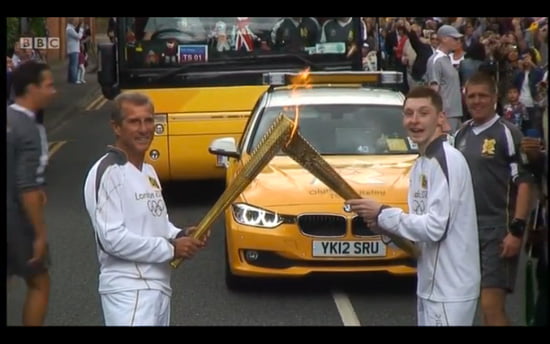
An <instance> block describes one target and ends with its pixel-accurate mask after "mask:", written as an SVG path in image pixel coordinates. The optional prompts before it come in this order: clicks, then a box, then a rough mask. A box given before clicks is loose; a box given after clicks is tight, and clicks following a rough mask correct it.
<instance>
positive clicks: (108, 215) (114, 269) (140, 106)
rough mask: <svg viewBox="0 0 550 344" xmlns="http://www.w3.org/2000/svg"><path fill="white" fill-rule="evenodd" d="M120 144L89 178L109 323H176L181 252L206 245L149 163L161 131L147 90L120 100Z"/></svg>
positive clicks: (116, 117)
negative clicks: (172, 204) (173, 212)
mask: <svg viewBox="0 0 550 344" xmlns="http://www.w3.org/2000/svg"><path fill="white" fill-rule="evenodd" d="M115 105H116V109H115V111H113V115H112V117H111V122H112V127H113V130H114V132H115V134H116V143H115V145H114V146H112V147H109V150H108V152H107V154H105V155H104V156H103V157H101V158H100V159H99V160H98V161H97V162H96V163H95V164H94V165H93V167H92V168H91V170H90V172H89V173H88V176H87V178H86V182H85V185H84V197H85V203H86V209H87V211H88V214H89V215H90V219H91V222H92V225H93V228H94V232H95V233H94V235H95V239H96V243H97V254H98V259H99V263H100V275H99V293H100V295H101V303H102V307H103V315H104V318H105V324H106V325H112V326H113V325H114V326H168V325H169V324H170V297H171V294H172V289H171V286H170V275H171V268H170V265H169V262H170V261H171V260H172V259H174V258H180V257H181V258H185V259H189V258H192V257H193V256H194V255H195V254H196V253H197V252H198V251H199V249H201V248H202V247H204V245H205V244H206V240H207V238H208V234H207V236H206V238H205V239H204V240H202V241H200V240H196V239H194V238H191V237H189V234H190V233H191V232H192V231H193V230H194V228H187V229H186V230H181V229H180V228H177V227H175V226H174V225H173V224H172V223H171V222H170V221H169V219H168V214H167V212H166V204H165V203H164V199H163V197H162V189H161V187H160V182H159V179H158V177H157V174H156V172H155V170H154V168H153V167H152V166H151V165H149V164H147V163H145V162H144V158H145V152H146V151H147V149H149V146H150V144H151V141H152V140H153V136H154V119H153V113H154V111H153V104H152V103H151V101H150V99H149V98H148V97H147V96H145V95H143V94H140V93H124V94H121V95H119V96H118V97H117V98H116V99H115Z"/></svg>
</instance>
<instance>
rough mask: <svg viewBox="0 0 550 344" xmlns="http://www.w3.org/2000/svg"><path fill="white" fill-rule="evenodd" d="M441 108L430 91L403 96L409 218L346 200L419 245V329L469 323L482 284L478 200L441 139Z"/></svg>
mask: <svg viewBox="0 0 550 344" xmlns="http://www.w3.org/2000/svg"><path fill="white" fill-rule="evenodd" d="M442 103H443V102H442V99H441V96H440V95H439V94H438V93H437V92H436V91H434V90H433V89H430V88H428V87H419V88H415V89H413V90H411V91H410V92H409V93H408V94H407V97H406V99H405V104H404V111H403V125H404V127H405V128H406V130H407V132H408V135H409V136H410V138H411V139H412V141H414V142H415V143H416V144H417V145H418V150H419V153H420V157H419V158H418V159H417V160H416V162H415V164H414V166H413V169H412V171H411V175H410V185H409V196H408V205H409V213H405V212H404V211H403V210H402V209H400V208H391V207H389V206H386V205H382V204H379V203H378V202H376V201H374V200H371V199H355V200H348V201H347V203H348V204H349V205H350V206H351V209H352V211H354V212H356V213H357V214H358V215H359V216H361V217H363V219H364V220H365V222H366V223H367V224H368V226H369V227H371V228H372V229H373V230H375V231H379V232H380V233H382V234H383V233H384V232H390V233H393V234H397V235H399V236H402V237H404V238H406V239H408V240H411V241H414V242H416V245H418V247H419V248H420V250H421V255H420V257H419V258H418V264H417V269H418V287H417V296H418V305H417V307H418V308H417V314H418V325H420V326H471V325H473V322H474V316H475V312H476V306H477V299H478V297H479V291H480V279H481V275H480V262H479V242H478V232H477V222H476V208H475V199H474V192H473V187H472V177H471V175H470V170H469V168H468V164H467V163H466V160H465V159H464V156H463V155H462V154H461V153H460V152H459V151H458V150H456V149H455V148H453V147H452V146H451V145H449V143H448V142H447V141H446V138H445V135H444V134H443V130H442V127H443V126H444V125H446V122H445V115H444V113H443V111H442V108H443V105H442Z"/></svg>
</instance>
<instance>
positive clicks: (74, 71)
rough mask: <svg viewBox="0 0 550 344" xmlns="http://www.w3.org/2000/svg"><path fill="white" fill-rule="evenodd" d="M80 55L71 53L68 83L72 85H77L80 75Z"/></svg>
mask: <svg viewBox="0 0 550 344" xmlns="http://www.w3.org/2000/svg"><path fill="white" fill-rule="evenodd" d="M78 55H79V53H70V54H68V57H69V70H68V73H67V76H68V77H67V81H69V82H70V83H73V84H74V83H76V80H77V75H78Z"/></svg>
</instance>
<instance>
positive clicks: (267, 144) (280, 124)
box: [170, 114, 295, 268]
mask: <svg viewBox="0 0 550 344" xmlns="http://www.w3.org/2000/svg"><path fill="white" fill-rule="evenodd" d="M294 126H295V123H294V122H292V121H291V120H290V119H288V117H286V116H284V115H283V114H281V115H279V116H278V117H277V118H276V119H275V121H274V122H273V124H272V125H271V127H270V128H269V129H268V131H267V132H266V134H265V135H264V136H263V138H262V140H261V141H260V143H259V144H258V147H256V149H255V150H254V151H253V152H252V154H251V155H250V160H249V161H248V162H246V164H245V165H244V167H243V169H242V170H241V171H240V173H239V174H238V175H237V176H236V177H235V180H234V181H233V182H232V183H231V184H230V185H229V186H228V187H227V189H225V191H224V192H223V193H222V195H221V196H220V198H219V199H218V200H217V201H216V203H215V204H214V206H213V207H212V208H211V209H210V211H209V212H208V213H207V214H206V215H205V216H204V217H203V219H202V220H201V221H200V222H199V224H198V225H197V229H196V230H195V231H194V232H193V234H192V235H191V236H192V237H193V238H195V239H200V238H201V237H202V236H203V235H204V234H205V233H206V232H207V231H208V229H209V228H210V227H211V226H212V224H214V222H215V221H216V219H217V218H218V216H220V215H221V214H222V212H223V211H224V209H225V208H227V207H228V206H229V205H230V204H231V203H233V201H234V200H235V199H236V198H237V197H238V196H239V195H240V194H241V193H242V192H243V191H244V189H246V187H247V186H248V185H249V184H250V183H251V182H252V180H254V178H256V176H257V175H258V174H259V173H260V172H261V171H262V170H263V168H264V167H265V166H266V165H267V164H268V163H269V162H270V161H271V159H273V157H274V156H275V154H277V152H279V151H280V150H281V149H282V148H283V146H284V145H285V144H286V143H288V141H289V138H290V136H291V132H293V129H294ZM181 262H183V258H177V259H174V260H172V261H171V262H170V265H171V266H172V267H173V268H177V267H178V266H179V265H180V264H181Z"/></svg>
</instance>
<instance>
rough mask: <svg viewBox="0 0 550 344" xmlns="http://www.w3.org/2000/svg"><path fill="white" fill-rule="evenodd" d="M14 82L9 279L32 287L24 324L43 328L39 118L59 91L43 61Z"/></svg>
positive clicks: (42, 140) (44, 243)
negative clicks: (11, 277)
mask: <svg viewBox="0 0 550 344" xmlns="http://www.w3.org/2000/svg"><path fill="white" fill-rule="evenodd" d="M12 78H13V79H12V87H13V92H14V95H15V102H14V103H13V104H11V105H9V106H8V107H7V116H6V144H7V147H6V161H7V166H6V167H7V168H6V175H7V176H6V177H7V178H6V188H7V190H6V191H7V192H6V214H7V227H6V242H7V246H6V247H7V255H6V257H7V276H8V277H10V276H20V277H22V278H23V279H24V280H25V282H26V284H27V288H28V292H27V296H26V297H27V299H26V301H25V306H24V309H23V325H24V326H40V325H42V324H43V323H44V318H45V316H46V311H47V308H48V297H49V289H50V277H49V273H48V239H47V233H46V225H45V222H44V205H45V203H46V195H45V192H44V184H45V178H44V172H45V169H46V164H47V162H48V144H47V140H46V133H45V130H44V127H43V126H42V125H41V124H38V123H36V114H37V112H38V111H39V110H40V109H43V108H45V107H46V106H47V105H48V103H49V102H50V101H51V99H52V98H53V96H54V95H55V88H54V85H53V76H52V73H51V71H50V68H49V67H48V66H47V65H45V64H43V63H38V62H34V61H29V62H26V63H24V64H21V65H20V66H19V67H17V68H16V69H15V70H14V72H13V75H12Z"/></svg>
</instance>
